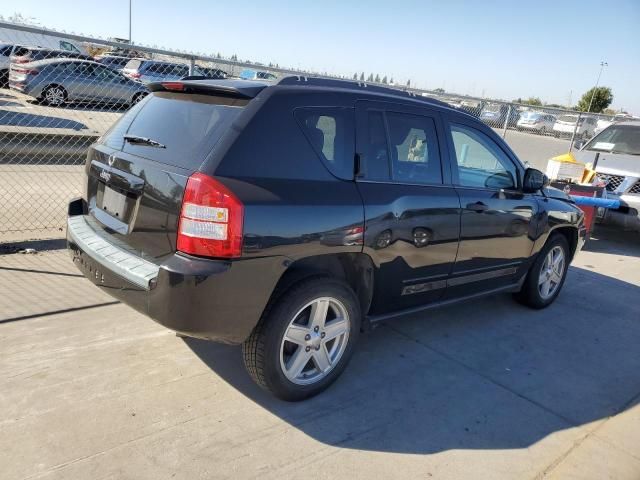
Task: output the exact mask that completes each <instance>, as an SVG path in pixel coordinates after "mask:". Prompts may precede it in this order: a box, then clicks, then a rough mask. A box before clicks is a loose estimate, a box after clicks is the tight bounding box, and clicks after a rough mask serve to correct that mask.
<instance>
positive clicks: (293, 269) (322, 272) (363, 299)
mask: <svg viewBox="0 0 640 480" xmlns="http://www.w3.org/2000/svg"><path fill="white" fill-rule="evenodd" d="M373 272H374V268H373V261H372V260H371V257H369V255H367V254H365V253H359V252H358V253H335V254H324V255H314V256H310V257H305V258H301V259H299V260H295V261H293V262H292V263H291V264H290V265H289V266H288V268H287V270H286V271H285V272H284V273H283V274H282V276H281V277H280V279H279V280H278V283H277V284H276V287H275V289H274V291H273V293H272V295H271V299H270V300H269V301H270V302H272V301H275V300H276V299H277V297H279V296H280V295H282V294H283V293H284V292H286V291H287V290H288V289H289V288H290V287H292V286H293V285H294V284H296V283H298V282H300V281H301V280H305V279H307V278H310V277H314V276H328V277H332V278H338V279H341V280H343V281H345V282H346V283H347V284H348V285H349V286H350V287H351V289H352V290H353V291H354V293H355V294H356V296H357V297H358V302H359V304H360V310H361V312H362V314H363V316H365V315H366V313H367V312H368V311H369V307H370V306H371V300H372V298H373V286H374V283H373V280H374V278H373V276H374V273H373Z"/></svg>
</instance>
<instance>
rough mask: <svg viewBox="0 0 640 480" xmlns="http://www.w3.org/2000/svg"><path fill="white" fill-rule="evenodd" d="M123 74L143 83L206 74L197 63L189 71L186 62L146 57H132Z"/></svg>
mask: <svg viewBox="0 0 640 480" xmlns="http://www.w3.org/2000/svg"><path fill="white" fill-rule="evenodd" d="M122 73H123V75H126V76H127V77H129V78H131V79H133V80H138V81H140V82H143V83H150V82H164V81H167V80H180V79H182V78H185V77H188V76H206V75H205V74H204V72H202V71H201V70H200V68H199V67H198V66H197V65H196V66H194V67H193V70H192V71H191V72H189V65H187V64H184V63H171V62H161V61H159V60H147V59H145V58H132V59H131V60H129V61H128V62H127V64H126V65H125V66H124V68H123V69H122Z"/></svg>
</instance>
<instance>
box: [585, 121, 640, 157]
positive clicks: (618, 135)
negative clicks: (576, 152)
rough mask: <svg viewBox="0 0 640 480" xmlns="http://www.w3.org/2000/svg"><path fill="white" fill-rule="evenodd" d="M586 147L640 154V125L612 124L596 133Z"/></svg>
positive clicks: (586, 148)
mask: <svg viewBox="0 0 640 480" xmlns="http://www.w3.org/2000/svg"><path fill="white" fill-rule="evenodd" d="M584 149H585V150H597V151H605V152H611V153H624V154H628V155H640V125H615V124H614V125H611V126H610V127H607V128H605V129H604V130H603V131H602V132H600V133H599V134H598V135H596V136H595V137H594V138H593V139H592V140H591V141H590V142H589V143H588V144H587V145H586V146H585V148H584Z"/></svg>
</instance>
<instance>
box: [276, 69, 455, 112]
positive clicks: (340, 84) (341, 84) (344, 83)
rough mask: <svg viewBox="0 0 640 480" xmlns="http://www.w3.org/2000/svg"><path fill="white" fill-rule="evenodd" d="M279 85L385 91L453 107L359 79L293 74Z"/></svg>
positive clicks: (433, 99)
mask: <svg viewBox="0 0 640 480" xmlns="http://www.w3.org/2000/svg"><path fill="white" fill-rule="evenodd" d="M277 84H278V85H309V86H315V87H327V88H343V89H350V90H363V89H366V90H367V92H371V93H384V94H386V95H393V96H396V97H405V98H406V97H409V98H411V99H412V100H418V101H422V102H424V103H429V104H435V105H439V106H444V107H447V108H452V109H453V107H451V105H449V104H448V103H446V102H443V101H441V100H437V99H435V98H431V97H423V96H422V95H418V94H416V93H415V92H413V91H411V90H401V89H400V88H393V87H383V86H381V85H372V84H370V83H366V82H362V81H358V80H342V79H335V78H322V77H307V76H303V75H291V76H287V77H282V78H281V79H280V80H279V81H278V83H277Z"/></svg>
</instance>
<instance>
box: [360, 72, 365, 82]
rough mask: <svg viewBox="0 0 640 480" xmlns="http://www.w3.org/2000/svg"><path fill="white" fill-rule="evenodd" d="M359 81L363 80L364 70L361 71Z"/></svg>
mask: <svg viewBox="0 0 640 480" xmlns="http://www.w3.org/2000/svg"><path fill="white" fill-rule="evenodd" d="M360 81H361V82H364V72H362V73H361V74H360Z"/></svg>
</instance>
